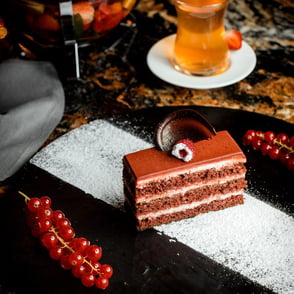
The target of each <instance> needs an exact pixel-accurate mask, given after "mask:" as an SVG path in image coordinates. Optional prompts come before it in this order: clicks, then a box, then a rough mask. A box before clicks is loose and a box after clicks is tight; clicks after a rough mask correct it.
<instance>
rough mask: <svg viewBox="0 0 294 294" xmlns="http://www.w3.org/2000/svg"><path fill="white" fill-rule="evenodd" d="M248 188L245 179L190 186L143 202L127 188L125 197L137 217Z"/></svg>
mask: <svg viewBox="0 0 294 294" xmlns="http://www.w3.org/2000/svg"><path fill="white" fill-rule="evenodd" d="M245 187H246V181H245V180H244V178H239V179H236V180H232V181H228V182H225V183H223V184H215V185H205V186H203V187H198V186H197V185H192V186H189V188H188V189H185V190H184V191H183V192H182V191H177V190H173V191H174V192H173V193H172V192H171V193H170V194H168V193H167V195H166V196H164V195H162V196H161V195H157V197H154V198H153V199H151V198H147V199H142V201H138V202H137V201H136V200H135V199H134V198H133V194H132V193H130V191H129V190H128V189H127V187H125V189H124V192H125V196H126V198H127V200H128V202H129V205H130V207H131V209H132V211H133V213H135V214H136V215H137V216H139V215H140V214H142V213H148V212H155V211H159V210H162V209H168V208H172V207H178V206H180V205H182V204H191V203H194V202H199V201H203V200H205V199H207V198H208V195H210V196H213V195H227V194H228V193H236V192H239V193H240V191H241V192H243V189H244V188H245Z"/></svg>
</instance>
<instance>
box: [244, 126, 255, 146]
mask: <svg viewBox="0 0 294 294" xmlns="http://www.w3.org/2000/svg"><path fill="white" fill-rule="evenodd" d="M255 136H256V134H255V131H254V130H248V131H247V132H246V133H245V135H244V136H243V144H244V145H251V142H252V141H253V139H254V138H255Z"/></svg>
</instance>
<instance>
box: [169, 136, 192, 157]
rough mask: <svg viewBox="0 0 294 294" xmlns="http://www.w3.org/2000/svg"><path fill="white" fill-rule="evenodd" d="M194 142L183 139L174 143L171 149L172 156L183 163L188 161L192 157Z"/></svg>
mask: <svg viewBox="0 0 294 294" xmlns="http://www.w3.org/2000/svg"><path fill="white" fill-rule="evenodd" d="M194 149H195V146H194V142H193V141H192V140H190V139H183V140H179V141H178V142H176V144H175V145H174V146H173V148H172V152H171V153H172V155H173V156H175V157H176V158H178V159H182V160H184V161H186V162H187V161H190V160H191V159H192V158H193V156H194Z"/></svg>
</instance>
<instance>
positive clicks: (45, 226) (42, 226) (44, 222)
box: [38, 218, 52, 233]
mask: <svg viewBox="0 0 294 294" xmlns="http://www.w3.org/2000/svg"><path fill="white" fill-rule="evenodd" d="M38 226H39V231H40V232H41V233H45V232H47V231H49V230H50V228H51V226H52V223H51V221H50V219H47V218H41V219H39V221H38Z"/></svg>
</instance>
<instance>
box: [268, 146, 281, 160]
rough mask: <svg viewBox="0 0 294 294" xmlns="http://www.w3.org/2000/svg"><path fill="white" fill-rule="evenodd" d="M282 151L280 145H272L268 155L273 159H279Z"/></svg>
mask: <svg viewBox="0 0 294 294" xmlns="http://www.w3.org/2000/svg"><path fill="white" fill-rule="evenodd" d="M280 153H281V149H280V148H279V147H278V146H272V148H271V149H270V150H269V152H268V155H269V157H270V158H271V159H274V160H275V159H279V157H280Z"/></svg>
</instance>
